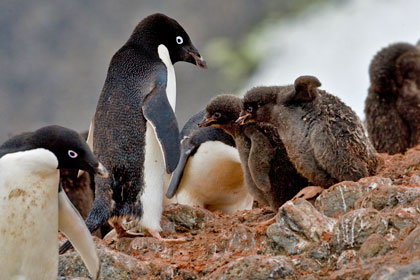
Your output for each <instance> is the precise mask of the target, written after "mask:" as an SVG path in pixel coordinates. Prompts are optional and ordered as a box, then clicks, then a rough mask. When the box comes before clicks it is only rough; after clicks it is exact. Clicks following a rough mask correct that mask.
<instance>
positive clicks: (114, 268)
mask: <svg viewBox="0 0 420 280" xmlns="http://www.w3.org/2000/svg"><path fill="white" fill-rule="evenodd" d="M96 244H97V251H98V254H99V258H100V260H101V265H102V268H101V278H100V279H141V278H142V276H144V275H146V274H147V273H148V271H149V267H148V266H147V264H144V263H142V262H139V261H138V260H137V259H135V258H133V257H130V256H127V255H126V254H124V253H120V252H118V251H114V250H111V249H109V248H107V247H106V246H105V245H103V244H102V243H101V242H96ZM58 276H61V277H66V279H73V278H75V277H87V276H88V271H87V269H86V267H85V265H84V263H83V261H82V259H81V258H80V255H79V253H78V252H75V251H70V252H67V253H66V254H64V255H60V257H59V264H58Z"/></svg>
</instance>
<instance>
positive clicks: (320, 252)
mask: <svg viewBox="0 0 420 280" xmlns="http://www.w3.org/2000/svg"><path fill="white" fill-rule="evenodd" d="M330 254H331V246H330V244H329V243H327V242H318V243H315V244H313V245H312V247H311V249H310V250H308V253H307V256H308V257H310V258H313V259H316V260H322V261H326V260H328V258H329V256H330Z"/></svg>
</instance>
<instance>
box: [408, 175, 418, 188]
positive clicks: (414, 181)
mask: <svg viewBox="0 0 420 280" xmlns="http://www.w3.org/2000/svg"><path fill="white" fill-rule="evenodd" d="M410 185H414V186H416V187H420V174H415V175H413V176H411V178H410Z"/></svg>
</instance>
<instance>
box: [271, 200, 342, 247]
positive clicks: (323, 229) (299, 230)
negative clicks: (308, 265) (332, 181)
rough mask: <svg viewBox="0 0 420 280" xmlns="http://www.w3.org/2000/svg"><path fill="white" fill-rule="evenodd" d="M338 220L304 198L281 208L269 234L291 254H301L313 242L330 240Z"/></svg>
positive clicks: (289, 202) (287, 203)
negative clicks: (327, 215) (329, 216)
mask: <svg viewBox="0 0 420 280" xmlns="http://www.w3.org/2000/svg"><path fill="white" fill-rule="evenodd" d="M335 223H336V221H335V220H334V219H331V218H328V217H326V216H325V215H323V214H321V213H320V212H319V211H318V210H316V209H315V207H314V206H312V204H311V203H309V202H307V201H306V200H304V199H297V200H295V201H288V202H286V203H285V204H283V206H282V207H281V208H280V209H279V212H278V213H277V217H276V223H274V224H272V225H271V226H270V227H269V228H268V229H267V236H268V237H269V238H271V239H272V240H273V241H274V242H276V243H277V244H279V245H280V246H281V247H282V248H284V250H286V252H288V253H290V254H300V253H302V252H303V251H305V250H306V249H307V248H308V247H309V245H310V243H311V242H320V241H325V240H330V238H331V236H332V232H333V228H334V224H335Z"/></svg>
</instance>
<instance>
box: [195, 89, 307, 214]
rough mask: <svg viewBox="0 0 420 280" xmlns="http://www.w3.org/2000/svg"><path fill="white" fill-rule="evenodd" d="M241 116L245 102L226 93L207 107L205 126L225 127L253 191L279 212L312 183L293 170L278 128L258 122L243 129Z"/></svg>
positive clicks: (249, 187)
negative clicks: (232, 139)
mask: <svg viewBox="0 0 420 280" xmlns="http://www.w3.org/2000/svg"><path fill="white" fill-rule="evenodd" d="M240 113H241V99H240V98H239V97H237V96H234V95H229V94H222V95H219V96H216V97H215V98H213V99H212V100H211V101H210V103H209V104H208V105H207V107H206V116H205V119H204V120H203V123H202V124H201V125H202V126H213V127H219V128H222V129H224V130H225V131H226V132H227V133H229V134H231V135H232V136H233V137H234V139H235V142H236V146H237V148H238V151H239V154H240V156H241V162H242V167H243V170H244V173H245V179H246V183H247V186H248V189H249V192H250V193H251V194H252V195H253V196H254V198H255V199H256V200H257V201H259V202H260V203H262V204H268V205H270V207H271V208H272V210H273V211H275V212H277V210H278V208H279V207H280V206H281V205H283V203H285V202H286V201H287V200H289V199H292V198H293V196H294V195H296V194H297V193H298V192H299V191H300V190H301V189H302V188H304V187H306V186H307V185H308V182H307V180H306V179H305V178H304V177H302V176H301V175H300V174H299V173H298V172H297V171H296V169H295V168H294V167H293V165H292V163H291V162H290V160H289V157H288V156H287V153H286V149H285V147H284V145H283V143H282V141H281V140H280V138H279V136H278V135H277V131H276V129H275V128H274V127H273V126H271V125H267V124H255V123H250V124H246V125H242V126H239V124H238V123H237V122H236V120H237V119H238V118H239V116H240Z"/></svg>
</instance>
